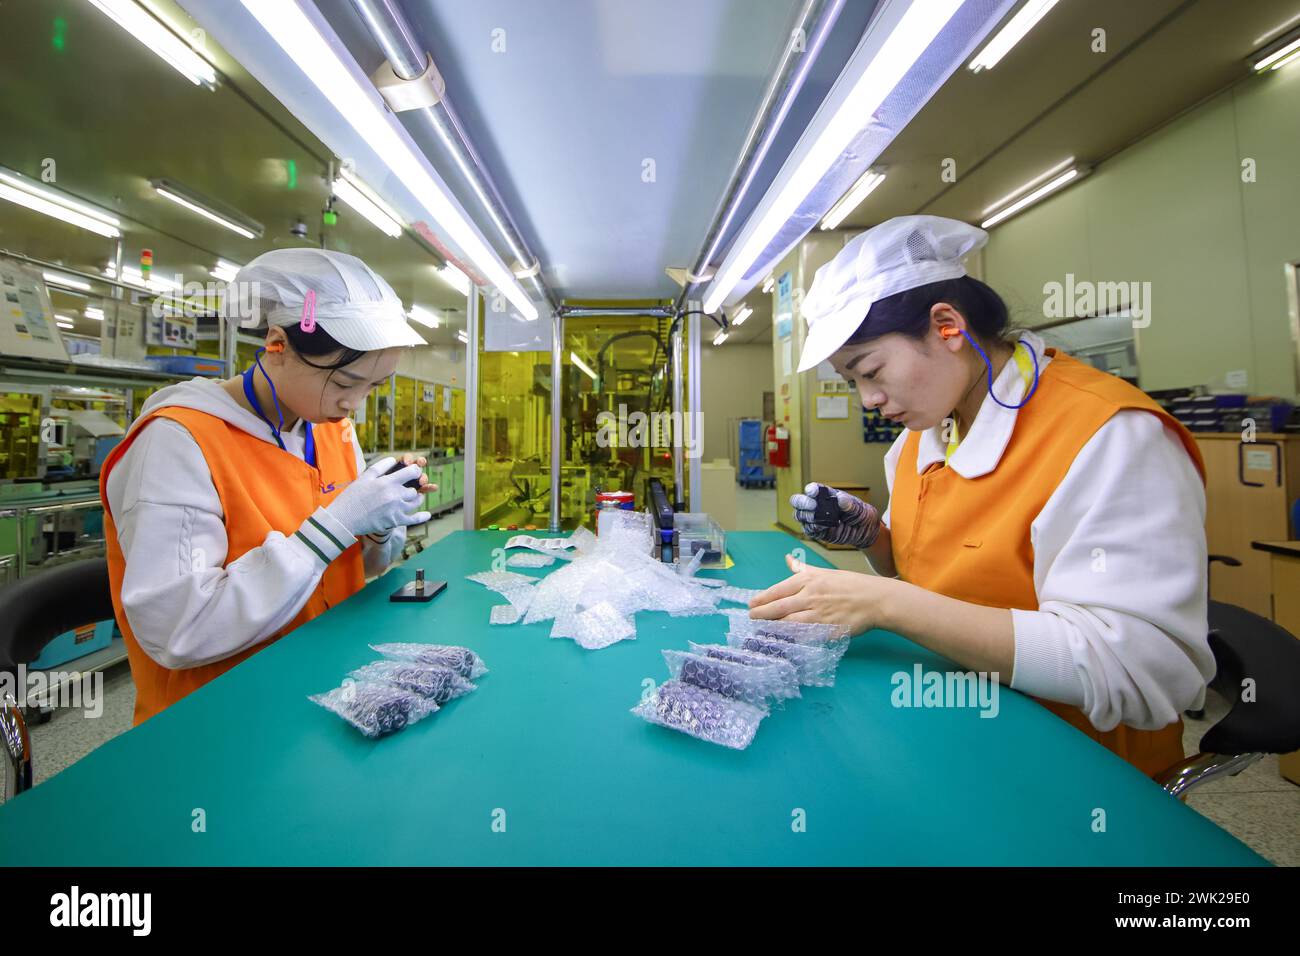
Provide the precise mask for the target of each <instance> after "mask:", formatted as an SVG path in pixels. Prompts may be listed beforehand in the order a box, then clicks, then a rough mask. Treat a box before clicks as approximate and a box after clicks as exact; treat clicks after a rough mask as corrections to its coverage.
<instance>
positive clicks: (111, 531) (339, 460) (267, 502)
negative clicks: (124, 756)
mask: <svg viewBox="0 0 1300 956" xmlns="http://www.w3.org/2000/svg"><path fill="white" fill-rule="evenodd" d="M155 418H169V419H171V420H172V421H174V422H179V423H180V424H181V425H183V426H185V429H186V431H188V432H189V433H190V434H191V435H192V436H193V437H194V440H195V442H197V443H198V446H199V450H200V451H202V452H203V457H204V459H205V460H206V462H207V465H208V471H209V472H211V474H212V483H213V485H214V486H216V489H217V496H218V497H219V498H220V499H221V513H222V515H223V516H224V519H223V520H224V522H225V525H226V541H227V544H226V560H225V565H223V567H224V566H226V565H229V564H230V562H232V561H235V560H236V559H238V558H239V557H240V556H241V555H243V554H244V553H245V552H247V551H249V550H251V549H253V548H257V547H260V546H261V545H262V544H263V543H264V542H265V541H266V536H267V534H269V533H270V532H272V531H279V532H280V533H281V534H283V535H285V536H286V537H288V536H290V535H292V534H293V533H294V532H295V531H297V530H298V528H299V526H301V525H302V523H303V522H304V521H305V520H307V516H308V515H310V514H311V513H312V512H313V511H315V510H316V509H317V508H318V507H320V506H321V505H325V504H329V502H330V501H332V500H333V499H334V498H335V497H336V496H337V495H338V494H339V493H340V492H341V491H342V490H343V488H344V487H346V486H347V484H348V483H349V482H351V481H353V480H354V479H355V478H356V477H357V463H356V457H355V452H354V450H353V448H352V446H351V444H349V443H348V442H346V441H344V439H343V435H344V429H345V427H348V426H350V423H348V422H343V423H337V424H335V423H330V422H323V423H321V424H319V425H314V426H313V435H314V437H315V441H316V463H317V467H315V468H313V467H312V466H311V465H308V464H307V463H306V462H305V461H303V460H302V459H300V458H296V457H294V456H293V455H291V454H289V453H288V452H286V451H284V450H283V449H282V448H280V447H279V446H277V445H273V444H271V443H269V442H265V441H263V440H261V439H260V438H256V437H254V436H253V435H250V434H248V432H246V431H243V430H242V429H240V428H238V427H236V426H234V425H231V424H229V423H227V422H225V421H223V420H222V419H220V418H217V417H216V416H215V415H209V414H208V413H207V412H201V411H199V410H197V409H193V408H182V407H179V406H169V407H164V408H160V409H158V410H157V411H155V412H151V413H150V414H149V415H146V416H145V417H144V418H142V419H140V421H138V422H136V424H135V426H134V427H133V428H132V429H131V430H130V432H129V433H128V434H127V436H126V438H125V439H124V440H123V441H122V442H121V443H120V444H119V445H118V446H117V447H116V448H114V449H113V452H112V453H111V454H110V455H109V456H108V458H107V459H106V460H105V461H104V466H103V468H102V469H101V471H100V475H99V497H100V499H101V500H102V501H103V502H104V539H105V542H106V544H107V550H108V576H109V581H110V583H111V586H112V597H113V611H114V614H115V615H116V617H117V626H118V627H119V628H121V630H122V636H123V638H125V640H126V650H127V656H128V658H129V659H130V663H131V678H132V679H133V680H134V681H135V688H136V698H135V723H137V724H139V723H141V722H142V721H144V720H147V719H148V718H150V717H152V716H153V715H154V714H156V713H158V712H159V711H160V710H163V709H164V708H166V707H170V706H171V705H172V704H174V703H175V702H176V701H178V700H180V699H181V698H182V697H184V696H185V695H186V694H189V693H190V692H192V691H194V690H196V689H197V688H199V687H202V686H203V685H204V684H206V683H207V682H208V681H210V680H212V679H213V678H215V677H217V676H219V675H221V674H224V673H225V672H226V671H228V670H230V669H231V668H232V667H234V666H235V665H236V664H238V663H239V662H240V661H243V660H245V659H246V658H248V657H251V656H252V655H253V654H256V653H257V652H258V651H260V650H261V649H262V648H264V647H266V646H267V645H269V644H271V643H272V642H273V641H276V640H278V639H279V638H281V637H283V636H284V635H285V634H288V633H289V632H290V631H292V630H293V629H294V628H296V627H298V626H299V625H300V624H303V623H304V622H306V621H310V620H311V619H312V618H314V617H316V616H317V615H319V614H323V613H324V612H325V611H326V610H328V609H329V608H331V607H333V606H334V605H335V604H338V603H340V602H341V601H344V600H346V599H347V598H348V597H350V596H352V595H353V594H355V593H356V592H357V591H359V590H360V589H361V588H362V586H363V585H364V584H365V583H366V578H365V566H364V564H363V560H362V556H361V543H360V542H357V543H355V544H353V545H352V546H351V547H350V548H348V549H347V550H346V551H344V552H343V553H342V554H341V555H339V556H338V557H337V558H336V559H335V560H334V561H333V563H331V564H330V566H329V567H327V568H326V569H325V573H324V574H323V575H322V577H321V580H320V582H319V583H318V584H317V585H316V589H315V590H314V591H313V592H312V593H311V595H310V596H309V597H308V598H307V603H306V604H304V605H303V606H302V607H301V608H299V610H298V613H297V614H296V615H295V616H294V618H293V620H292V621H290V622H289V623H288V624H286V625H285V626H284V627H282V628H280V630H278V631H276V632H275V633H274V634H272V635H271V636H270V637H268V638H267V639H266V640H264V641H262V642H261V643H260V644H257V645H256V646H254V647H250V648H248V649H247V650H244V651H241V652H239V653H238V654H235V655H234V656H232V657H227V658H225V659H224V660H220V661H214V662H213V663H210V664H202V665H200V666H198V667H187V668H184V669H180V670H173V669H171V668H168V667H163V666H162V665H161V664H159V663H158V662H157V661H155V660H154V659H153V658H152V657H150V656H149V655H148V654H146V653H145V652H144V649H143V648H142V647H141V646H140V642H139V641H137V640H136V637H135V634H134V633H132V631H131V623H130V621H128V620H127V616H126V613H125V612H124V611H123V609H122V577H123V575H124V574H125V572H126V558H125V557H124V556H123V554H122V549H121V546H120V545H119V544H118V541H117V528H116V526H115V525H114V522H113V514H112V509H111V508H110V506H109V502H108V494H107V489H108V476H109V474H110V473H111V472H112V470H113V467H114V466H115V465H116V464H117V463H118V462H119V461H120V460H121V458H122V456H123V455H124V454H126V450H127V449H128V448H130V447H131V444H132V442H134V441H135V439H136V438H137V437H139V435H140V433H141V432H143V431H144V429H145V428H146V427H147V426H148V425H149V423H150V422H151V421H153V420H154V419H155ZM135 560H137V561H139V560H147V558H144V557H143V556H137V557H136V558H135ZM163 560H168V561H173V560H175V558H174V557H171V556H167V557H165V558H163Z"/></svg>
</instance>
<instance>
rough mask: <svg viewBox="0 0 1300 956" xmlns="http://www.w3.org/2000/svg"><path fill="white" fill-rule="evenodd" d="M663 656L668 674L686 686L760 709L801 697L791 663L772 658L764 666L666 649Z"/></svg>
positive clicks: (764, 662) (763, 663)
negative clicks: (770, 704)
mask: <svg viewBox="0 0 1300 956" xmlns="http://www.w3.org/2000/svg"><path fill="white" fill-rule="evenodd" d="M663 655H664V661H665V662H667V664H668V673H669V674H671V675H672V676H673V677H675V678H677V679H678V680H680V681H682V683H684V684H694V685H695V686H696V687H703V688H704V689H705V690H711V691H713V692H714V693H716V694H721V695H722V696H723V697H734V698H735V699H736V700H743V701H745V702H746V703H749V704H753V705H755V706H756V707H764V708H765V707H766V706H767V701H768V700H769V699H771V700H785V699H786V698H788V697H798V696H799V682H798V680H797V679H796V675H795V671H794V668H793V666H791V665H790V663H789V662H788V661H782V660H778V659H776V658H769V659H767V660H765V661H763V662H761V663H759V662H748V661H746V662H743V663H742V662H740V661H735V660H725V659H721V658H718V657H711V656H709V655H707V654H698V653H694V652H689V651H677V650H666V651H664V652H663ZM759 656H760V657H761V656H762V655H759ZM782 665H784V666H782Z"/></svg>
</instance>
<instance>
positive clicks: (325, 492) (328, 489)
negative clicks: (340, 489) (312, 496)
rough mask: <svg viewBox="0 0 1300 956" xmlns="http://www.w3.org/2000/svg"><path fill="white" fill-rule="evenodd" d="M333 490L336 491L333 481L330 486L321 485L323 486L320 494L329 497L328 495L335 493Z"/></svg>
mask: <svg viewBox="0 0 1300 956" xmlns="http://www.w3.org/2000/svg"><path fill="white" fill-rule="evenodd" d="M333 490H334V482H332V481H331V482H330V483H329V484H328V485H321V486H320V493H321V494H322V495H328V494H329V493H330V492H331V491H333Z"/></svg>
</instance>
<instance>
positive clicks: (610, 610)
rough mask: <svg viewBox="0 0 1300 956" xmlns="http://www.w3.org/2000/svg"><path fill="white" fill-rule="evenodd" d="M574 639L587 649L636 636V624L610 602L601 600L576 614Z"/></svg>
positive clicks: (594, 648) (590, 649)
mask: <svg viewBox="0 0 1300 956" xmlns="http://www.w3.org/2000/svg"><path fill="white" fill-rule="evenodd" d="M575 631H576V634H575V635H574V638H573V639H574V640H575V641H577V642H578V645H579V646H580V647H585V648H586V649H587V650H589V651H594V650H599V649H600V648H602V647H609V645H611V644H617V643H618V642H619V641H626V640H629V639H635V638H636V626H635V625H634V624H633V623H632V622H631V621H630V620H628V619H627V618H626V617H624V616H623V615H622V614H620V613H619V612H618V609H617V608H615V607H614V606H613V605H612V604H610V603H608V602H601V603H600V604H597V605H595V606H594V607H590V608H588V609H587V610H585V611H583V612H582V613H581V614H579V615H578V616H577V622H576V627H575Z"/></svg>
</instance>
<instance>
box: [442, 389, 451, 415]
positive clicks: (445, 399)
mask: <svg viewBox="0 0 1300 956" xmlns="http://www.w3.org/2000/svg"><path fill="white" fill-rule="evenodd" d="M442 410H443V411H444V412H449V411H451V389H449V388H444V389H443V390H442Z"/></svg>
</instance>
